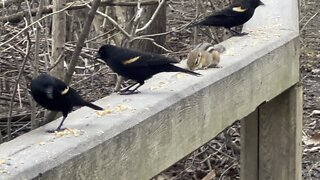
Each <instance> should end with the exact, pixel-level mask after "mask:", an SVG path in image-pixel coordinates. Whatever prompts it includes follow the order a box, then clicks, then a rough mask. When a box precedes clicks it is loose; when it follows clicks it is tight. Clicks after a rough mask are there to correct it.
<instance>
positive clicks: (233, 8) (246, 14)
mask: <svg viewBox="0 0 320 180" xmlns="http://www.w3.org/2000/svg"><path fill="white" fill-rule="evenodd" d="M260 5H264V3H263V2H261V1H260V0H242V1H241V2H238V3H234V4H231V5H230V6H228V7H227V8H225V9H222V10H221V11H218V12H214V13H213V14H211V15H209V16H207V17H205V18H204V19H203V20H200V21H198V22H194V23H192V24H190V25H188V26H187V27H193V26H217V27H224V28H226V29H228V30H229V31H231V32H234V33H236V34H237V35H244V34H246V33H242V34H241V33H239V32H237V31H234V30H232V29H231V28H232V27H235V26H239V25H242V24H244V23H246V22H247V21H249V19H251V18H252V16H253V14H254V11H255V9H256V8H257V7H258V6H260Z"/></svg>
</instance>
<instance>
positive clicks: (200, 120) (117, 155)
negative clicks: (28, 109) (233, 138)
mask: <svg viewBox="0 0 320 180" xmlns="http://www.w3.org/2000/svg"><path fill="white" fill-rule="evenodd" d="M265 3H266V4H267V6H266V7H267V9H263V8H259V9H258V10H257V14H259V13H263V12H264V11H265V12H268V13H266V14H265V16H264V17H263V19H270V18H272V17H275V16H274V15H277V14H278V13H279V12H281V11H282V9H279V8H280V7H282V6H283V5H286V4H288V6H286V7H288V8H292V11H289V10H288V11H286V12H287V13H288V14H281V13H280V16H281V18H275V21H273V22H272V24H269V23H267V25H266V26H262V25H261V26H259V27H258V28H256V29H253V28H252V27H249V26H250V23H251V24H256V23H258V22H257V21H258V20H259V21H260V22H261V21H263V19H262V20H261V19H257V17H259V16H257V17H255V19H253V20H252V22H250V23H249V24H248V27H247V29H245V31H250V30H252V31H253V32H251V33H250V35H249V36H243V37H234V38H231V39H229V40H227V41H225V42H223V43H222V44H223V45H225V46H226V48H227V51H226V53H225V54H224V55H223V57H222V63H221V65H222V66H223V68H220V69H210V70H206V71H201V73H202V74H203V76H202V77H198V78H197V77H192V76H189V75H180V74H176V73H167V74H160V75H157V76H155V77H154V78H153V79H152V80H149V81H148V82H147V83H146V85H145V86H144V87H143V88H141V91H142V93H141V94H137V95H131V96H119V95H112V96H109V97H106V98H103V99H101V100H99V101H97V102H96V103H97V104H98V105H100V106H102V107H105V108H110V109H115V108H116V107H117V106H118V110H119V112H118V111H114V112H112V113H111V114H106V115H103V116H99V115H97V114H96V113H95V112H94V111H92V110H91V109H88V108H81V109H79V110H77V111H74V112H73V113H71V114H70V115H69V117H68V119H67V120H66V122H65V126H66V127H69V128H75V129H80V130H81V135H80V136H73V135H70V136H62V137H56V136H54V135H53V134H47V133H45V130H46V129H49V128H54V127H56V126H57V124H58V123H59V121H54V122H52V123H50V124H48V125H46V126H44V127H41V128H38V129H36V130H34V131H32V132H29V133H27V134H24V135H22V136H20V137H18V138H16V139H14V140H13V141H10V142H7V143H4V144H1V145H0V160H4V161H5V162H4V163H2V164H0V172H1V171H6V172H7V173H0V179H15V180H17V179H33V178H38V177H41V178H43V179H108V180H110V179H115V180H119V179H139V180H140V179H148V178H151V177H152V176H154V175H156V174H157V173H159V172H160V171H162V170H164V169H165V168H167V167H169V166H170V165H172V164H173V163H175V162H176V161H178V160H179V159H181V158H183V157H184V156H186V155H187V154H189V153H190V152H192V151H193V150H195V149H196V148H198V147H199V146H201V145H203V144H204V143H206V142H207V141H209V140H210V139H212V138H213V137H214V136H215V135H217V134H218V133H219V132H220V131H222V130H223V129H224V128H226V127H227V126H229V125H230V124H232V123H233V122H234V121H235V120H238V119H242V118H243V117H245V116H247V115H248V114H249V113H251V112H253V111H254V110H255V109H256V107H257V106H259V105H260V104H261V103H263V102H265V101H269V100H271V99H272V98H274V97H275V96H277V95H279V94H280V93H282V92H284V91H285V90H286V89H288V88H289V87H291V86H293V85H294V84H296V83H297V82H298V81H299V39H298V29H297V23H292V21H294V22H297V20H298V14H297V8H296V7H298V4H297V2H296V1H290V0H284V1H281V2H280V1H276V0H272V1H271V2H269V1H268V2H265ZM269 3H270V5H269ZM270 10H274V12H275V13H269V11H270ZM272 12H273V11H272ZM276 19H280V20H279V21H277V20H276ZM283 19H284V20H285V21H283ZM289 20H290V21H289ZM268 22H269V21H268ZM286 22H288V23H286ZM258 24H259V23H258ZM119 105H121V106H120V108H119Z"/></svg>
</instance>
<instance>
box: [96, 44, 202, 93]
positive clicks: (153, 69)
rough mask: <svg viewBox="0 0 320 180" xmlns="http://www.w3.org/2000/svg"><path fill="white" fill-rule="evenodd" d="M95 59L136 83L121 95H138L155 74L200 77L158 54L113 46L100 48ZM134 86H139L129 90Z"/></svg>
mask: <svg viewBox="0 0 320 180" xmlns="http://www.w3.org/2000/svg"><path fill="white" fill-rule="evenodd" d="M96 58H100V59H102V60H103V61H104V62H106V63H107V65H108V66H109V67H110V68H111V69H112V70H113V71H114V72H116V73H117V74H119V75H121V76H123V77H125V78H128V79H132V80H135V81H136V83H135V84H132V85H130V86H128V87H126V88H124V89H122V90H120V94H121V95H124V94H134V93H138V91H136V90H137V89H138V88H139V87H140V86H142V85H143V84H144V81H145V80H147V79H149V78H151V77H152V76H153V75H155V74H157V73H161V72H183V73H187V74H191V75H194V76H199V75H201V74H199V73H196V72H192V71H189V70H186V69H183V68H180V67H177V66H175V65H173V64H174V63H178V62H177V61H176V60H174V59H170V58H167V57H164V56H162V55H158V54H149V53H143V52H139V51H134V50H130V49H127V48H121V47H116V46H113V45H103V46H101V47H100V49H99V51H98V53H97V56H96ZM136 84H139V85H138V86H137V87H136V88H134V89H132V90H130V88H131V87H133V86H134V85H136Z"/></svg>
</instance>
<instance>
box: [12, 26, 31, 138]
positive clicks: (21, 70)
mask: <svg viewBox="0 0 320 180" xmlns="http://www.w3.org/2000/svg"><path fill="white" fill-rule="evenodd" d="M26 25H27V22H26ZM27 27H28V26H27ZM26 37H27V39H28V41H27V48H26V55H25V56H24V59H23V62H22V65H21V68H20V70H19V74H18V77H17V80H16V83H15V85H14V90H13V94H12V96H11V100H10V105H9V114H8V121H7V135H8V140H10V139H11V120H12V110H13V101H14V98H15V96H16V92H17V88H18V83H19V80H20V78H21V76H22V73H23V69H24V66H25V65H26V62H27V60H28V56H29V53H30V49H31V40H30V35H29V33H28V31H26Z"/></svg>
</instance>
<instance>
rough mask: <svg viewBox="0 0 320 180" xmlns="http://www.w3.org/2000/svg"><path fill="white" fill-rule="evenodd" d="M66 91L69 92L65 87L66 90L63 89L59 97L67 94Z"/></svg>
mask: <svg viewBox="0 0 320 180" xmlns="http://www.w3.org/2000/svg"><path fill="white" fill-rule="evenodd" d="M68 91H69V86H67V88H65V89H64V90H63V91H62V92H61V95H65V94H67V93H68Z"/></svg>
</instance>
